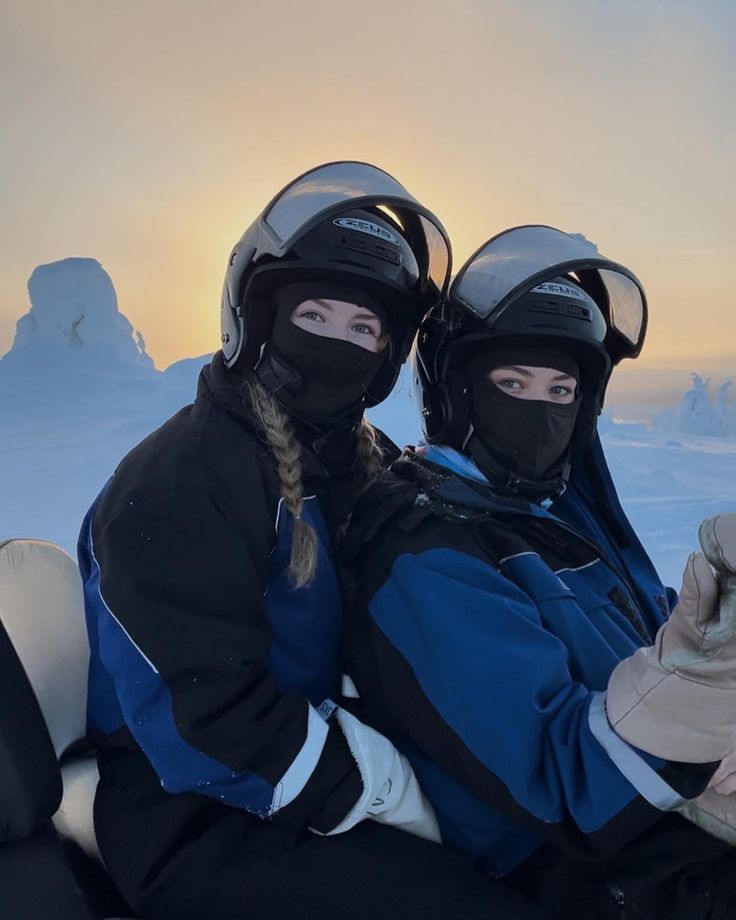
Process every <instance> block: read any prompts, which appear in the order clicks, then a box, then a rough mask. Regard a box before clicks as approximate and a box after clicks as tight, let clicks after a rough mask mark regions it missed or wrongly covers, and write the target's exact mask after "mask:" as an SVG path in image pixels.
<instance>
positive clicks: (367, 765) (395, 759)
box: [327, 709, 440, 843]
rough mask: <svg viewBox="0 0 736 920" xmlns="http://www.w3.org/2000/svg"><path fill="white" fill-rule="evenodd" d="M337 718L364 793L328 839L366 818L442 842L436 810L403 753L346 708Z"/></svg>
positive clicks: (338, 712) (329, 833) (338, 713)
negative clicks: (423, 791) (426, 796)
mask: <svg viewBox="0 0 736 920" xmlns="http://www.w3.org/2000/svg"><path fill="white" fill-rule="evenodd" d="M336 717H337V721H338V722H339V723H340V727H341V728H342V731H343V734H344V735H345V739H346V740H347V743H348V747H349V748H350V752H351V753H352V755H353V757H354V758H355V762H356V763H357V765H358V769H359V770H360V775H361V778H362V780H363V794H362V795H361V797H360V798H359V799H358V801H357V802H356V803H355V805H354V806H353V807H352V808H351V809H350V811H349V812H348V813H347V815H346V816H345V817H344V818H343V820H342V821H341V822H340V823H339V824H338V825H337V827H335V828H333V829H332V830H331V831H329V832H328V834H327V836H329V835H331V834H342V833H343V832H344V831H348V830H350V828H351V827H354V826H355V825H356V824H358V823H359V822H360V821H363V820H364V819H365V818H373V820H374V821H380V822H381V823H382V824H391V825H393V826H394V827H397V828H400V829H401V830H404V831H408V832H409V833H410V834H416V835H417V837H424V838H425V839H426V840H433V841H434V842H436V843H439V842H440V830H439V827H438V825H437V819H436V818H435V816H434V811H433V809H432V806H431V805H430V804H429V802H428V801H427V799H426V798H425V797H424V794H423V793H422V790H421V789H420V788H419V783H418V782H417V778H416V776H414V771H413V770H412V768H411V766H410V765H409V761H408V760H407V759H406V757H404V756H403V754H399V752H398V751H397V750H396V748H395V747H394V746H393V744H391V742H390V741H389V740H388V738H385V737H384V736H383V735H381V734H379V733H378V732H377V731H375V730H374V729H372V728H370V727H369V726H368V725H364V724H363V723H362V722H360V721H359V720H358V719H356V718H355V716H353V715H351V714H350V713H349V712H347V711H346V710H345V709H338V710H337V713H336Z"/></svg>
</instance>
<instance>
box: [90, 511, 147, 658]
mask: <svg viewBox="0 0 736 920" xmlns="http://www.w3.org/2000/svg"><path fill="white" fill-rule="evenodd" d="M89 552H90V556H92V561H93V562H94V564H95V568H96V569H97V594H98V595H99V598H100V600H101V601H102V605H103V606H104V608H105V610H107V612H108V613H109V614H110V616H111V617H112V618H113V620H115V622H116V623H117V624H118V626H119V627H120V628H121V629H122V631H123V632H124V633H125V635H126V636H127V638H128V641H129V642H130V644H131V645H132V646H133V648H134V649H135V650H136V651H137V652H138V654H139V655H140V656H141V658H142V659H143V660H144V661H145V662H146V664H147V665H148V667H149V668H150V669H151V670H152V671H153V673H154V674H158V668H157V667H156V665H155V664H154V663H153V662H152V661H151V659H150V658H149V657H148V655H146V653H145V652H144V651H143V649H142V648H141V647H140V646H139V645H137V644H136V643H135V640H134V639H133V637H132V636H131V635H130V633H129V632H128V630H127V629H126V628H125V627H124V626H123V624H122V623H121V622H120V620H119V619H118V618H117V617H116V616H115V614H114V613H113V612H112V610H110V608H109V606H108V604H107V601H106V600H105V598H104V597H103V596H102V569H101V568H100V564H99V562H98V561H97V557H96V556H95V544H94V540H93V539H92V518H91V517H90V522H89Z"/></svg>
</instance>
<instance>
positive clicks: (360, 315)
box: [310, 297, 381, 323]
mask: <svg viewBox="0 0 736 920" xmlns="http://www.w3.org/2000/svg"><path fill="white" fill-rule="evenodd" d="M310 299H311V301H312V303H316V304H317V305H318V306H320V307H322V308H323V309H325V310H332V312H333V313H334V307H333V306H332V304H330V303H328V302H327V301H326V300H322V299H321V298H320V297H312V298H310ZM353 319H368V320H373V321H374V322H377V323H380V322H381V320H380V318H379V317H378V316H376V314H375V313H373V312H371V313H356V314H355V316H354V317H353Z"/></svg>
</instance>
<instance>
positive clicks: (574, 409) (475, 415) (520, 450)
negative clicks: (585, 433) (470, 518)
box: [468, 375, 580, 491]
mask: <svg viewBox="0 0 736 920" xmlns="http://www.w3.org/2000/svg"><path fill="white" fill-rule="evenodd" d="M471 396H472V403H471V404H472V410H471V412H472V414H471V418H472V422H473V435H472V437H471V439H470V441H469V443H468V449H469V450H470V453H471V455H472V456H473V458H474V459H475V461H476V463H478V466H479V467H480V469H481V471H482V472H484V473H486V475H489V474H488V472H487V471H486V470H485V469H483V467H484V465H486V464H484V463H483V459H484V456H485V455H486V452H487V453H488V454H490V455H491V457H492V458H493V459H495V460H496V461H497V463H498V464H500V466H501V467H503V468H504V469H505V470H506V471H508V472H509V473H511V474H512V475H514V476H516V477H520V478H522V479H525V480H531V481H533V482H543V481H549V480H551V479H554V478H555V477H558V476H559V475H560V474H561V471H562V467H563V466H564V464H565V462H566V460H567V455H568V451H569V447H570V441H571V439H572V434H573V431H574V429H575V422H576V421H577V417H578V411H579V410H580V397H579V396H578V397H577V398H576V399H575V401H574V402H572V403H568V404H566V405H563V404H560V403H551V402H546V401H543V400H527V399H520V398H519V397H516V396H510V395H509V394H508V393H504V392H503V390H501V389H500V388H499V387H497V386H496V384H495V383H493V382H492V381H491V380H489V379H488V377H487V376H485V375H479V376H477V377H476V378H475V379H474V380H473V384H472V394H471ZM474 440H476V441H478V442H480V446H481V448H482V449H481V450H479V451H474V449H473V442H474ZM476 453H477V456H476ZM491 472H492V473H493V475H490V477H489V478H490V479H491V481H494V482H495V481H497V479H498V475H497V472H498V471H497V470H493V471H491ZM520 491H523V490H520Z"/></svg>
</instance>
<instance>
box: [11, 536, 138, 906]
mask: <svg viewBox="0 0 736 920" xmlns="http://www.w3.org/2000/svg"><path fill="white" fill-rule="evenodd" d="M88 666H89V646H88V642H87V634H86V630H85V624H84V606H83V600H82V588H81V581H80V578H79V573H78V569H77V565H76V563H75V562H74V560H73V559H72V558H71V557H70V556H69V555H68V554H67V553H65V552H64V551H63V550H62V549H60V548H59V547H58V546H55V545H54V544H52V543H47V542H44V541H40V540H6V541H3V542H0V916H2V917H8V918H16V917H17V918H18V920H20V918H21V917H23V920H36V918H38V920H56V918H58V920H91V918H93V917H100V916H104V915H106V914H109V913H111V912H112V910H118V909H119V907H118V904H119V903H121V902H120V899H119V897H118V896H116V895H115V893H114V891H113V890H112V886H111V883H110V882H109V880H108V879H107V878H106V876H105V873H104V871H103V869H102V867H101V866H100V867H96V866H94V864H93V863H91V862H89V860H86V858H85V857H83V856H82V854H81V853H80V852H79V850H78V849H76V846H79V847H80V848H81V849H82V850H83V851H84V853H86V854H87V855H88V856H93V857H95V858H96V859H97V860H99V861H100V863H101V859H100V854H99V850H98V848H97V844H96V841H95V836H94V828H93V823H92V813H93V811H92V805H93V801H94V795H95V789H96V786H97V782H98V778H99V777H98V773H97V764H96V761H95V759H94V757H91V756H89V753H88V751H87V749H86V748H85V747H84V738H85V734H86V707H87V672H88ZM60 761H61V763H62V766H61V768H60V766H59V762H60ZM52 816H53V822H54V825H55V828H56V831H54V829H53V828H52V825H51V820H50V819H51V818H52ZM61 838H66V839H68V840H70V841H73V842H74V843H73V844H64V843H63V842H62V839H61ZM74 853H77V854H78V857H75V856H74ZM82 861H85V862H86V863H89V867H88V868H86V867H85V866H83V865H82ZM79 866H82V871H77V869H78V868H79ZM89 879H94V883H93V884H92V885H90V886H88V888H87V890H86V891H85V890H84V888H85V882H86V881H87V880H89ZM95 902H103V903H107V904H112V903H115V905H116V906H115V907H112V910H109V911H104V913H101V912H97V910H96V909H91V907H90V905H91V904H93V903H95ZM21 905H22V907H21Z"/></svg>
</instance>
